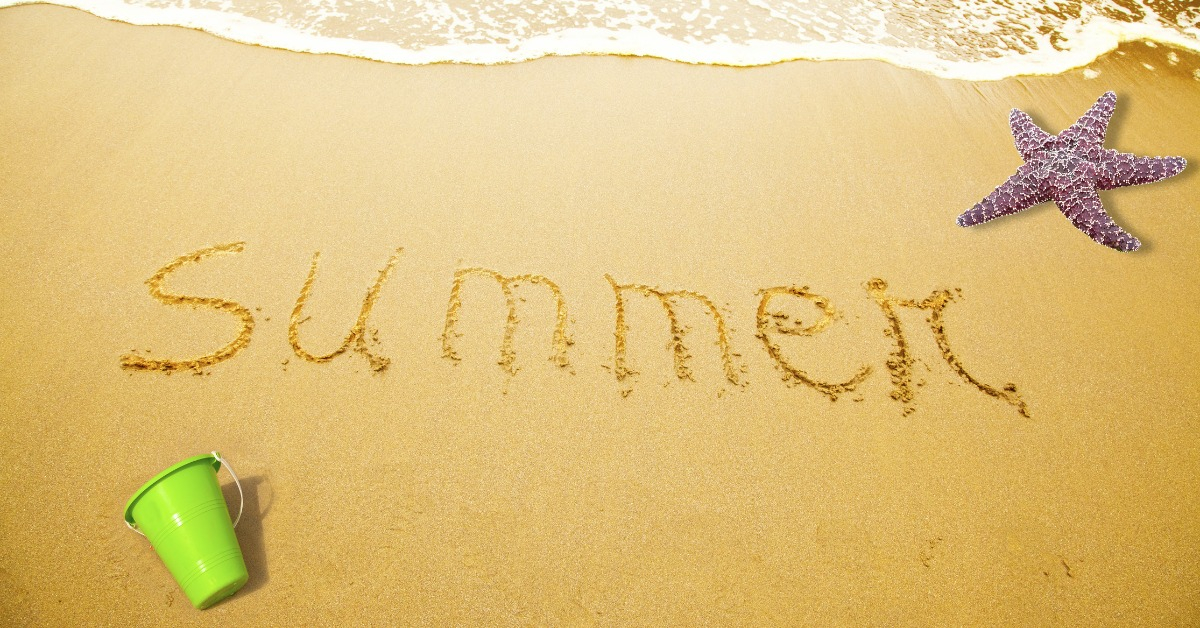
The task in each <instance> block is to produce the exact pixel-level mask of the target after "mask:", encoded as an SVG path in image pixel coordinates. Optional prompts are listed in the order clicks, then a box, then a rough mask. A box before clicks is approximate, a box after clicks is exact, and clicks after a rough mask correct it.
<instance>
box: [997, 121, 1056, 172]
mask: <svg viewBox="0 0 1200 628" xmlns="http://www.w3.org/2000/svg"><path fill="white" fill-rule="evenodd" d="M1008 127H1009V128H1010V129H1012V136H1013V143H1014V144H1016V145H1017V152H1019V153H1021V159H1024V160H1025V161H1029V159H1030V158H1031V157H1033V156H1034V154H1036V153H1037V152H1038V151H1039V150H1042V148H1043V147H1045V146H1046V143H1047V142H1049V141H1050V140H1052V139H1054V136H1053V135H1050V134H1049V133H1047V132H1045V131H1043V130H1042V129H1041V128H1039V127H1038V125H1036V124H1034V122H1033V118H1030V117H1029V114H1027V113H1025V112H1024V111H1021V110H1020V109H1013V110H1012V113H1010V114H1008Z"/></svg>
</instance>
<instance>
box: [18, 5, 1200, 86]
mask: <svg viewBox="0 0 1200 628" xmlns="http://www.w3.org/2000/svg"><path fill="white" fill-rule="evenodd" d="M30 4H52V5H56V6H64V7H70V8H74V9H79V10H81V11H85V12H87V13H90V14H92V15H95V16H97V17H101V18H104V19H108V20H113V21H118V22H125V23H128V24H134V25H139V26H182V27H185V28H191V29H194V30H200V31H204V32H206V33H209V34H212V35H216V36H217V37H221V38H224V39H230V40H233V41H236V42H241V43H247V44H254V45H257V46H263V47H267V48H277V49H282V50H292V51H296V52H306V53H315V54H333V55H341V56H347V57H359V58H364V59H372V60H376V61H383V62H386V63H395V64H401V65H429V64H434V63H461V64H471V65H496V64H504V63H517V62H521V61H530V60H533V59H538V58H542V57H547V56H579V55H621V56H636V57H655V58H661V59H666V60H670V61H678V62H682V63H689V64H696V65H723V66H734V67H750V66H763V65H772V64H776V63H782V62H785V61H795V60H811V61H830V60H877V61H884V62H887V63H891V64H893V65H896V66H899V67H903V68H909V69H913V70H918V71H921V72H926V73H929V74H932V75H934V76H938V77H941V78H949V79H963V80H972V81H989V80H999V79H1003V78H1008V77H1011V76H1016V75H1031V74H1038V75H1049V74H1060V73H1062V72H1066V71H1068V70H1071V69H1074V68H1078V67H1082V66H1085V65H1087V64H1089V63H1091V62H1092V61H1094V60H1095V59H1096V58H1097V57H1099V56H1101V55H1103V54H1105V53H1107V52H1109V51H1111V50H1113V49H1114V48H1116V47H1117V46H1118V45H1119V44H1121V43H1123V42H1127V41H1137V40H1148V41H1156V42H1160V43H1165V44H1170V45H1174V46H1177V47H1179V48H1184V49H1188V50H1192V51H1194V52H1198V53H1200V29H1194V28H1189V29H1188V30H1197V31H1198V32H1197V38H1196V39H1190V38H1188V37H1187V36H1185V35H1183V34H1181V33H1179V32H1178V31H1175V30H1171V29H1168V28H1165V27H1162V26H1159V25H1156V24H1148V23H1145V22H1133V23H1126V22H1117V21H1115V20H1110V19H1108V18H1103V17H1096V18H1093V19H1092V20H1090V21H1089V22H1087V23H1086V24H1085V25H1084V28H1085V31H1086V32H1084V33H1074V34H1073V36H1074V37H1075V39H1074V44H1075V45H1074V47H1073V48H1072V49H1070V50H1054V49H1050V50H1045V49H1039V50H1035V51H1033V52H1026V53H1013V54H1011V55H1010V56H1007V57H1001V58H994V59H982V60H977V61H952V60H946V59H942V58H940V57H938V56H937V55H935V54H934V53H933V52H931V51H927V50H917V49H910V48H895V47H890V46H883V45H879V44H855V43H848V42H799V43H797V42H781V41H761V40H751V41H748V42H746V43H744V44H738V43H698V42H684V41H679V40H676V39H672V38H670V37H667V36H666V35H663V34H661V33H659V32H657V31H654V30H652V29H648V28H645V27H631V28H629V29H624V30H609V29H602V28H596V27H587V28H572V29H566V30H563V31H559V32H556V33H549V34H546V35H539V36H537V37H532V38H530V39H527V40H525V41H523V42H521V43H520V44H519V45H515V46H507V45H504V44H449V45H441V46H430V47H428V48H423V49H421V50H409V49H406V48H403V47H401V46H399V45H397V44H393V43H388V42H378V41H362V40H356V39H347V38H334V37H324V36H320V35H313V34H310V33H304V32H301V31H297V30H294V29H291V28H288V27H286V26H282V25H279V24H273V23H270V22H262V21H259V20H255V19H253V18H249V17H246V16H244V15H240V14H237V13H226V12H222V11H214V10H210V9H196V8H181V7H165V8H158V7H142V6H133V5H128V4H125V3H123V2H120V0H56V1H55V2H46V1H45V0H0V8H5V7H11V6H20V5H30Z"/></svg>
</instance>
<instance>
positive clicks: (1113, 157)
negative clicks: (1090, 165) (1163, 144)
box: [1096, 150, 1187, 190]
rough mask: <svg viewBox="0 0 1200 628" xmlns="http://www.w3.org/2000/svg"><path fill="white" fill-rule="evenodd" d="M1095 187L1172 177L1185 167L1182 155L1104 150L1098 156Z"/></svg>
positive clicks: (1148, 181) (1117, 186) (1112, 186)
mask: <svg viewBox="0 0 1200 628" xmlns="http://www.w3.org/2000/svg"><path fill="white" fill-rule="evenodd" d="M1099 165H1100V167H1099V169H1098V172H1097V177H1096V187H1097V188H1098V189H1101V190H1111V189H1113V188H1121V187H1125V186H1127V185H1142V184H1144V183H1154V182H1155V181H1162V180H1163V179H1166V178H1167V177H1173V176H1175V175H1177V174H1179V173H1180V172H1183V169H1184V168H1185V167H1187V160H1186V159H1184V158H1183V157H1138V156H1137V155H1131V154H1129V153H1118V152H1117V151H1115V150H1106V151H1104V154H1103V155H1102V156H1101V157H1100V164H1099Z"/></svg>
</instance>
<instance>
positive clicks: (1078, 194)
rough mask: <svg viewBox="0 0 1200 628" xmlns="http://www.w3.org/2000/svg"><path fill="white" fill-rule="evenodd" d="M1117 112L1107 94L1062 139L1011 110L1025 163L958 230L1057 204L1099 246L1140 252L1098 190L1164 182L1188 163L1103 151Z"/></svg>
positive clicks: (969, 213) (970, 211) (964, 217)
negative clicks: (1112, 215)
mask: <svg viewBox="0 0 1200 628" xmlns="http://www.w3.org/2000/svg"><path fill="white" fill-rule="evenodd" d="M1116 107H1117V95H1116V94H1115V93H1113V92H1105V93H1104V95H1103V96H1101V97H1100V99H1099V100H1097V101H1096V104H1094V105H1092V106H1091V108H1090V109H1088V110H1087V113H1084V114H1083V116H1082V117H1080V118H1079V120H1077V121H1076V122H1075V124H1072V125H1071V126H1070V127H1068V128H1067V129H1066V130H1065V131H1063V132H1062V133H1059V134H1058V135H1050V134H1049V133H1047V132H1045V131H1043V130H1042V129H1040V128H1038V126H1037V125H1036V124H1034V123H1033V120H1032V119H1030V118H1029V115H1028V114H1026V113H1025V112H1024V111H1021V110H1020V109H1013V110H1012V113H1011V114H1010V115H1009V117H1008V124H1009V126H1010V127H1011V128H1012V134H1013V141H1014V143H1015V144H1016V145H1017V152H1019V153H1021V158H1022V159H1024V160H1025V163H1024V164H1023V165H1021V167H1020V168H1017V171H1016V172H1015V173H1014V174H1013V175H1012V176H1011V177H1009V178H1008V180H1007V181H1005V182H1004V183H1002V184H1000V187H998V188H996V189H995V190H993V191H992V193H991V194H988V195H987V198H985V199H983V200H982V201H980V202H979V203H978V204H976V205H975V206H974V207H972V208H971V209H968V210H967V211H965V212H963V214H962V215H961V216H959V217H958V226H960V227H970V226H972V225H977V224H980V223H983V222H987V221H989V220H993V219H996V218H999V217H1001V216H1007V215H1009V214H1015V213H1016V212H1019V211H1021V210H1023V209H1028V208H1030V207H1033V206H1034V205H1037V204H1039V203H1044V202H1046V201H1054V203H1055V204H1056V205H1058V209H1059V211H1061V212H1062V213H1063V215H1064V216H1066V217H1067V219H1068V220H1070V221H1071V224H1073V225H1075V227H1076V228H1077V229H1079V230H1080V231H1082V232H1084V233H1086V234H1088V236H1090V237H1091V238H1092V239H1093V240H1095V241H1096V242H1099V243H1100V244H1103V245H1104V246H1107V247H1110V248H1113V249H1116V250H1118V251H1134V250H1137V248H1138V247H1139V246H1141V245H1142V243H1141V242H1140V241H1138V239H1137V238H1135V237H1133V236H1132V235H1130V234H1129V232H1127V231H1125V230H1124V229H1122V228H1121V227H1119V226H1117V223H1115V222H1113V219H1112V218H1111V217H1110V216H1109V215H1108V212H1106V211H1104V205H1102V204H1101V203H1100V195H1099V194H1098V193H1097V191H1098V190H1111V189H1114V188H1119V187H1125V186H1127V185H1142V184H1144V183H1154V182H1155V181H1161V180H1163V179H1166V178H1167V177H1172V176H1175V175H1177V174H1179V173H1180V172H1183V169H1184V168H1185V167H1186V166H1187V160H1186V159H1184V158H1183V157H1138V156H1136V155H1131V154H1129V153H1121V152H1117V151H1115V150H1112V149H1106V148H1104V135H1105V134H1106V133H1107V132H1108V121H1109V120H1110V119H1111V118H1112V114H1113V111H1114V110H1115V109H1116Z"/></svg>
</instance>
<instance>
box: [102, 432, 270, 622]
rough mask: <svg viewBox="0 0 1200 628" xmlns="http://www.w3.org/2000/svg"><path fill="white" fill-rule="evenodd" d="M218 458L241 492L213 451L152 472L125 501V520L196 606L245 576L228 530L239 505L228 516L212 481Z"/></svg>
mask: <svg viewBox="0 0 1200 628" xmlns="http://www.w3.org/2000/svg"><path fill="white" fill-rule="evenodd" d="M222 463H225V468H226V469H227V470H228V471H229V474H230V475H232V476H233V481H234V483H235V484H237V488H238V494H239V495H241V492H242V483H241V482H239V481H238V479H237V475H236V474H234V472H233V469H231V468H230V467H229V463H227V462H225V460H223V459H222V458H221V454H219V453H217V452H215V451H214V452H212V453H211V454H206V455H203V456H196V457H195V458H188V459H187V460H184V461H183V462H180V463H179V464H177V465H175V466H173V467H171V468H169V469H167V470H166V471H163V472H162V473H159V474H158V475H156V476H154V479H152V480H150V481H149V482H146V484H145V485H144V486H142V488H140V489H138V492H136V493H134V494H133V497H131V498H130V499H129V503H128V504H126V505H125V525H127V526H129V528H130V529H132V530H133V531H134V532H137V533H138V534H141V535H143V536H145V537H146V538H147V539H148V540H149V541H150V545H151V546H153V547H154V551H156V552H158V556H159V557H160V558H162V561H163V563H164V564H166V566H167V569H168V570H169V571H170V572H171V575H172V576H175V581H176V582H178V583H179V588H181V589H183V592H184V594H186V595H187V596H188V599H189V600H191V602H192V606H195V607H196V608H208V607H209V606H212V605H213V604H216V603H217V602H220V601H221V600H223V599H225V598H227V597H229V596H231V595H233V594H234V593H236V592H237V590H238V589H240V588H242V585H244V584H246V580H247V578H248V577H249V575H248V574H247V573H246V561H245V560H244V559H243V558H242V548H241V546H239V545H238V540H237V536H235V535H234V533H233V528H234V527H235V526H236V525H237V521H238V520H240V519H241V518H242V506H238V516H237V519H236V520H234V521H230V519H229V509H228V508H227V507H226V505H225V498H224V496H222V495H221V485H220V483H219V482H217V470H218V469H220V468H221V464H222ZM244 503H245V498H244V497H243V504H242V505H244Z"/></svg>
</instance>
